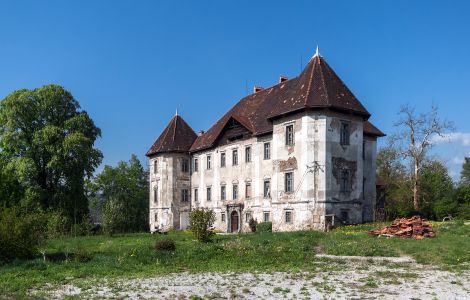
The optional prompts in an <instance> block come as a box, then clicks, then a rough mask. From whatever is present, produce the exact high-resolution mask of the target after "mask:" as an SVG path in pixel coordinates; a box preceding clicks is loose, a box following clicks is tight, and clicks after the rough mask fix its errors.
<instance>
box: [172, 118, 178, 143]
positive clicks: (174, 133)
mask: <svg viewBox="0 0 470 300" xmlns="http://www.w3.org/2000/svg"><path fill="white" fill-rule="evenodd" d="M173 119H175V121H174V122H175V126H173V127H174V128H173V142H174V141H175V137H176V127H177V126H178V122H177V121H178V115H175V116H174V118H173Z"/></svg>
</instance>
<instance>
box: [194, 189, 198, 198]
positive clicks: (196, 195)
mask: <svg viewBox="0 0 470 300" xmlns="http://www.w3.org/2000/svg"><path fill="white" fill-rule="evenodd" d="M197 198H198V189H194V201H197Z"/></svg>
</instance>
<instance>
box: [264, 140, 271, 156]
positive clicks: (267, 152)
mask: <svg viewBox="0 0 470 300" xmlns="http://www.w3.org/2000/svg"><path fill="white" fill-rule="evenodd" d="M264 159H271V143H264Z"/></svg>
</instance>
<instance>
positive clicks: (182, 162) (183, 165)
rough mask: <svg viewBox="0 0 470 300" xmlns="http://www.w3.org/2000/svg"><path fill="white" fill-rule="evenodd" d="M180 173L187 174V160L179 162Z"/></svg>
mask: <svg viewBox="0 0 470 300" xmlns="http://www.w3.org/2000/svg"><path fill="white" fill-rule="evenodd" d="M181 171H183V172H185V173H188V172H189V160H188V159H187V158H183V159H182V160H181Z"/></svg>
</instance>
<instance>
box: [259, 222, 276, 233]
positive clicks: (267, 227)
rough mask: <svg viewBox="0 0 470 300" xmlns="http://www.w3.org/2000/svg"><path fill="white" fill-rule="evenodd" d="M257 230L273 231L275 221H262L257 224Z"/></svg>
mask: <svg viewBox="0 0 470 300" xmlns="http://www.w3.org/2000/svg"><path fill="white" fill-rule="evenodd" d="M256 231H257V232H272V231H273V223H272V222H261V223H258V225H256Z"/></svg>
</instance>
